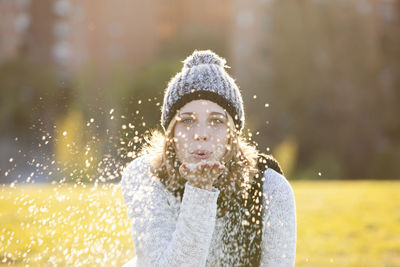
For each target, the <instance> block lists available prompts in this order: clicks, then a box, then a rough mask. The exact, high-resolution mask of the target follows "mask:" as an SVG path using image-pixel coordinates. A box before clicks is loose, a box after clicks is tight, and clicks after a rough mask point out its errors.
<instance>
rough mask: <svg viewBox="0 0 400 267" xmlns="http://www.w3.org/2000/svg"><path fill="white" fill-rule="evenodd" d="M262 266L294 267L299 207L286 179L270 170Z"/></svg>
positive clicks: (267, 186) (266, 186)
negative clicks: (297, 208) (297, 210)
mask: <svg viewBox="0 0 400 267" xmlns="http://www.w3.org/2000/svg"><path fill="white" fill-rule="evenodd" d="M265 174H266V175H264V177H265V178H266V180H265V182H264V183H265V184H264V186H265V190H264V192H266V194H265V201H266V203H265V204H266V210H265V220H264V229H263V238H262V256H261V266H294V264H295V257H296V238H297V237H296V231H297V230H296V228H297V226H296V206H295V199H294V193H293V189H292V187H291V186H290V184H289V182H288V181H287V180H286V178H285V177H284V176H282V175H281V174H278V173H277V172H275V171H273V170H271V169H267V171H266V173H265Z"/></svg>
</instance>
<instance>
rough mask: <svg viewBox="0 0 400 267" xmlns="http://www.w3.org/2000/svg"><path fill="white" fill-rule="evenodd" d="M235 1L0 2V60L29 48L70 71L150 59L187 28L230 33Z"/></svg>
mask: <svg viewBox="0 0 400 267" xmlns="http://www.w3.org/2000/svg"><path fill="white" fill-rule="evenodd" d="M232 7H233V6H232V2H231V1H229V0H224V1H219V2H214V1H212V0H207V1H202V2H199V1H183V0H174V1H168V3H167V2H165V1H161V0H152V1H138V0H137V1H124V0H115V1H106V0H97V1H94V0H41V1H31V0H18V1H0V14H1V16H0V22H1V24H0V25H1V27H0V36H1V38H0V40H1V41H0V62H1V61H3V60H5V59H6V58H9V57H12V56H15V55H17V54H19V53H24V54H25V55H26V56H27V58H29V59H31V60H33V61H34V62H38V63H55V64H57V65H58V66H59V67H60V69H62V70H65V71H67V72H68V73H76V72H77V71H78V70H79V69H80V68H81V67H84V66H85V64H92V65H95V66H97V67H98V68H99V69H100V70H101V69H103V70H107V69H108V68H110V67H111V66H112V65H113V64H120V63H123V64H127V65H129V66H132V67H133V68H135V67H137V66H140V65H141V64H144V63H146V62H148V60H149V59H151V57H152V56H154V55H155V54H156V52H157V51H158V49H159V48H160V45H161V44H162V43H163V42H164V41H167V40H170V39H171V38H174V36H176V35H177V34H178V33H179V32H182V31H184V30H185V29H190V28H195V27H196V26H197V25H199V26H202V27H204V28H210V29H217V30H218V31H219V32H220V33H221V35H222V36H224V37H225V38H228V37H229V35H230V29H231V28H232V27H231V20H232V12H233V9H232Z"/></svg>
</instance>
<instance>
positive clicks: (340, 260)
mask: <svg viewBox="0 0 400 267" xmlns="http://www.w3.org/2000/svg"><path fill="white" fill-rule="evenodd" d="M291 184H292V186H293V189H294V192H295V197H296V205H297V220H298V224H297V228H298V236H297V238H298V241H297V255H296V266H400V182H393V181H387V182H375V181H357V182H344V181H316V182H315V181H293V182H291ZM0 224H1V228H0V265H13V266H26V265H29V266H37V265H40V266H56V265H57V266H64V265H67V266H119V265H121V264H123V263H124V262H126V261H127V260H128V259H129V258H130V257H132V256H133V255H134V253H135V252H134V248H133V243H132V240H131V236H130V235H131V231H130V226H129V220H128V218H127V215H126V209H125V204H124V202H123V198H122V193H121V190H120V188H119V185H113V184H109V185H104V186H101V187H100V186H98V187H94V186H88V187H86V188H84V187H82V186H75V187H74V186H67V185H63V186H55V185H25V186H23V185H17V186H15V187H10V186H3V187H0Z"/></svg>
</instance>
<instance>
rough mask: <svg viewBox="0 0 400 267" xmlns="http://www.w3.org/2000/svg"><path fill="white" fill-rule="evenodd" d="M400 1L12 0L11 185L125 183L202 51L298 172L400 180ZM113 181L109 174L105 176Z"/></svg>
mask: <svg viewBox="0 0 400 267" xmlns="http://www.w3.org/2000/svg"><path fill="white" fill-rule="evenodd" d="M399 12H400V1H396V0H352V1H348V0H346V1H345V0H336V1H325V0H303V1H294V0H291V1H272V0H258V1H241V0H236V1H230V0H223V1H217V2H215V1H208V0H205V1H183V0H174V1H168V2H167V1H157V0H151V1H146V2H143V1H125V0H115V1H105V0H97V1H90V0H86V1H81V0H80V1H76V0H41V1H31V0H16V1H9V0H2V1H0V101H1V104H0V109H1V112H0V122H1V125H2V127H1V132H0V149H1V160H0V182H1V183H10V182H14V181H15V182H18V183H20V182H34V181H36V182H48V181H86V182H90V181H95V180H98V181H111V180H112V181H118V180H119V179H120V172H121V170H122V168H123V167H124V166H125V165H126V164H127V162H129V161H130V160H132V159H133V158H134V157H135V155H136V152H137V151H138V149H139V148H140V147H141V145H142V144H143V142H145V140H144V139H143V135H144V134H146V133H148V131H149V130H150V129H159V130H161V127H160V125H159V124H160V123H159V122H160V108H161V105H162V96H163V91H164V90H165V88H166V85H167V82H168V80H169V79H170V78H171V77H172V76H173V75H175V74H176V73H177V72H178V71H180V69H181V67H182V62H181V61H182V60H184V59H185V58H186V57H187V56H188V55H190V54H191V53H192V52H193V51H194V49H198V50H201V49H211V50H213V51H215V52H216V53H217V54H219V55H220V56H222V57H225V58H226V59H227V61H228V62H227V64H228V65H229V66H231V69H228V72H229V73H230V74H231V75H232V76H233V77H234V78H235V79H236V81H237V83H238V85H239V87H240V88H241V90H242V92H243V96H244V101H245V111H246V125H245V126H246V128H245V130H244V134H245V135H246V136H248V137H249V139H250V140H252V141H253V142H254V143H256V144H257V145H258V147H259V149H260V150H261V151H262V152H265V153H272V154H273V155H274V156H275V157H276V158H277V159H278V160H279V161H280V162H281V165H282V166H283V169H284V170H285V174H286V176H287V177H288V179H398V178H399V177H400V176H399V174H400V165H399V164H398V162H399V161H400V120H399V114H400V18H399ZM99 178H100V179H99Z"/></svg>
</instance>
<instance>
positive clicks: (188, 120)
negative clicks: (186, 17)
mask: <svg viewBox="0 0 400 267" xmlns="http://www.w3.org/2000/svg"><path fill="white" fill-rule="evenodd" d="M192 121H193V119H182V122H183V123H191V122H192Z"/></svg>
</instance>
